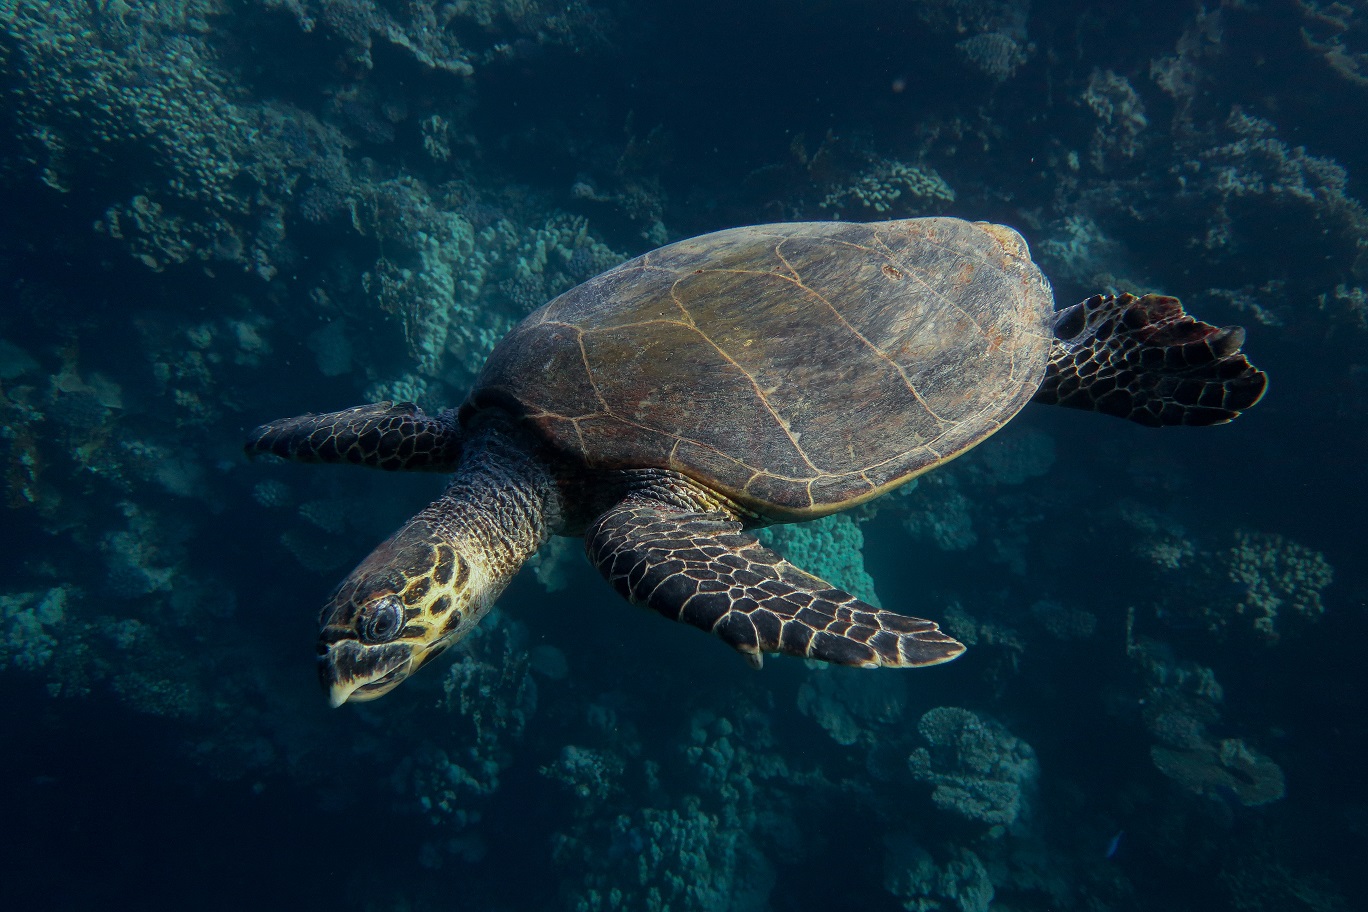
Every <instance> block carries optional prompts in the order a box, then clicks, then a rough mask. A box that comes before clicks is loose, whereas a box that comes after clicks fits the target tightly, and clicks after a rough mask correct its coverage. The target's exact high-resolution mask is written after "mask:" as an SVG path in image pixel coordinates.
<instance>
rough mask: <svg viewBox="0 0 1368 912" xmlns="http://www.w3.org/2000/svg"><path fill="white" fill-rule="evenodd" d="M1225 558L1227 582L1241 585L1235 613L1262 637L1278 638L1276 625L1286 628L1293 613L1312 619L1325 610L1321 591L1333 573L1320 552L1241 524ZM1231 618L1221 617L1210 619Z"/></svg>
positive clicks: (1224, 621) (1278, 628) (1225, 622)
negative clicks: (1253, 530) (1241, 590)
mask: <svg viewBox="0 0 1368 912" xmlns="http://www.w3.org/2000/svg"><path fill="white" fill-rule="evenodd" d="M1224 558H1225V560H1224V563H1225V566H1226V572H1227V573H1228V575H1229V578H1230V581H1231V582H1232V583H1235V584H1236V585H1238V586H1240V587H1241V588H1242V589H1243V590H1244V591H1243V594H1242V595H1241V596H1240V598H1239V600H1238V602H1237V603H1236V605H1235V614H1236V615H1237V616H1238V617H1239V618H1240V622H1241V623H1249V624H1252V625H1253V628H1254V630H1255V631H1256V632H1257V633H1258V634H1260V635H1261V636H1263V637H1266V638H1268V639H1270V640H1273V639H1277V637H1278V636H1279V634H1280V633H1281V629H1280V627H1279V625H1280V624H1282V625H1283V626H1284V627H1285V626H1286V624H1287V622H1288V620H1289V619H1291V618H1292V617H1296V618H1300V619H1301V620H1303V621H1314V620H1316V619H1318V618H1319V617H1320V615H1322V614H1324V613H1325V604H1324V602H1323V601H1322V600H1321V590H1323V589H1324V588H1325V587H1326V586H1328V585H1330V583H1331V582H1332V581H1333V580H1334V578H1335V574H1334V570H1333V568H1331V566H1330V563H1329V562H1328V561H1327V560H1326V559H1325V555H1323V554H1321V553H1320V552H1318V551H1313V550H1311V549H1310V548H1307V547H1306V546H1305V545H1300V544H1298V543H1297V542H1294V541H1291V540H1290V539H1288V538H1285V537H1284V536H1282V535H1278V534H1276V533H1268V532H1250V531H1248V530H1244V529H1241V530H1239V531H1237V532H1236V533H1235V544H1234V546H1233V547H1231V549H1230V550H1229V551H1227V552H1226V553H1225V555H1224ZM1233 622H1234V618H1230V617H1226V616H1221V617H1219V618H1218V619H1216V620H1215V623H1218V624H1228V623H1233Z"/></svg>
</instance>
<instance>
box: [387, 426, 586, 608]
mask: <svg viewBox="0 0 1368 912" xmlns="http://www.w3.org/2000/svg"><path fill="white" fill-rule="evenodd" d="M560 514H561V508H560V497H559V493H558V491H557V488H556V484H555V479H554V478H553V477H552V475H551V472H550V471H549V470H548V469H547V468H546V466H545V465H543V464H542V463H541V461H539V460H538V459H537V458H536V457H535V456H534V455H532V454H531V453H530V452H529V451H528V448H527V447H525V446H523V445H521V444H520V443H519V441H518V440H517V439H516V437H515V436H514V435H513V432H512V429H511V428H510V426H509V425H508V424H507V423H506V422H504V421H500V420H490V421H487V422H485V424H484V426H483V427H481V428H480V429H478V430H477V431H476V432H475V434H474V435H473V436H472V438H471V439H470V440H469V442H468V443H467V444H466V447H465V452H464V453H463V454H462V457H461V464H460V466H459V468H457V470H456V474H455V475H454V476H453V477H452V479H451V483H450V484H448V485H447V489H446V490H445V491H443V492H442V496H441V497H439V498H437V500H435V501H433V502H432V503H431V504H429V505H428V506H427V507H425V508H424V509H423V510H422V512H420V513H419V514H418V515H417V516H415V517H414V519H415V520H423V521H425V522H427V523H428V524H429V525H430V526H431V527H432V528H433V530H434V531H435V532H437V533H438V534H439V535H440V536H441V537H443V538H445V539H447V540H448V541H450V542H451V543H452V544H453V545H454V546H455V547H456V548H457V549H458V550H459V551H460V552H461V553H462V554H463V555H465V557H466V559H467V560H469V561H471V563H472V565H473V566H472V570H473V571H474V570H477V569H480V570H483V571H484V573H485V575H486V587H487V588H486V591H487V598H488V603H487V604H486V605H485V606H483V607H484V608H485V610H488V607H489V605H492V604H493V603H494V599H496V598H498V596H499V593H501V592H502V591H503V590H504V587H505V586H507V585H508V583H509V581H510V580H512V578H513V576H514V575H515V574H516V573H517V572H518V568H520V567H521V566H522V565H523V563H524V562H525V561H526V560H527V559H528V558H529V557H531V556H532V555H533V554H535V553H536V551H537V549H538V548H540V547H541V546H542V543H543V542H545V541H546V539H547V538H549V537H550V535H551V534H552V533H553V532H554V531H555V530H556V528H557V527H558V526H559V524H560ZM481 564H482V565H483V566H482V567H481V566H479V565H481ZM483 613H484V612H483V611H481V612H480V614H483ZM472 626H473V624H472Z"/></svg>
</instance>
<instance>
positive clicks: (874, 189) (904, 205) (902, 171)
mask: <svg viewBox="0 0 1368 912" xmlns="http://www.w3.org/2000/svg"><path fill="white" fill-rule="evenodd" d="M954 201H955V191H954V190H952V189H950V185H949V184H947V183H946V182H945V179H944V178H942V177H941V176H940V175H939V174H937V173H936V170H935V169H934V168H931V167H929V166H926V165H909V164H907V163H905V162H900V161H875V162H873V163H871V164H870V166H869V167H868V168H866V169H865V170H864V171H862V172H861V173H860V175H859V177H858V178H857V179H856V180H855V182H854V183H852V184H850V185H849V186H846V187H842V188H840V189H837V190H834V191H832V192H831V193H829V194H827V196H826V199H824V200H822V202H821V206H822V208H823V209H834V210H836V211H837V212H841V213H843V214H844V213H851V214H861V215H863V216H864V217H866V218H868V217H871V216H872V217H881V218H908V217H910V216H914V215H935V214H937V213H939V212H942V211H944V210H945V208H946V206H947V205H948V204H950V203H953V202H954ZM862 210H863V212H862Z"/></svg>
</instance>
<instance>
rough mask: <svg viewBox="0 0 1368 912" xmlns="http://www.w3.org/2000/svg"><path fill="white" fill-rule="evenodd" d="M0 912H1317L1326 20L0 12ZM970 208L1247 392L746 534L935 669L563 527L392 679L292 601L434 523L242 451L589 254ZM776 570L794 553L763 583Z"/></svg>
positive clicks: (160, 2)
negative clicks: (352, 673) (1, 722)
mask: <svg viewBox="0 0 1368 912" xmlns="http://www.w3.org/2000/svg"><path fill="white" fill-rule="evenodd" d="M0 26H2V27H0V88H3V102H0V186H3V193H4V196H3V201H4V205H3V206H0V288H3V289H4V298H3V304H0V424H2V427H3V429H2V430H0V462H2V463H3V472H4V479H5V485H4V490H5V505H4V506H5V508H4V511H3V514H0V515H2V516H3V520H2V521H0V545H2V546H3V554H4V555H5V557H4V560H3V561H2V562H0V688H3V697H4V705H5V707H6V714H5V718H6V725H5V732H4V737H3V739H0V744H2V745H3V746H0V773H2V774H3V775H0V781H3V782H4V783H5V800H4V807H5V813H4V815H3V819H4V821H5V824H6V826H5V830H6V832H7V834H8V838H7V839H6V840H5V841H4V842H5V846H6V849H5V851H4V852H0V872H3V878H2V879H0V884H3V886H0V904H3V906H4V907H5V908H42V909H89V908H114V909H122V908H129V909H163V908H166V909H170V908H184V907H186V906H187V905H190V906H194V907H197V908H204V909H219V908H225V909H226V908H240V907H242V906H243V905H245V904H251V905H253V906H256V907H259V908H293V909H301V908H302V909H313V908H328V909H358V910H380V909H395V910H398V909H460V910H472V912H496V910H498V912H504V910H537V912H541V910H547V912H551V910H576V912H579V910H585V912H607V910H619V909H620V910H632V912H636V910H643V912H645V910H649V912H655V910H673V912H688V910H700V912H701V910H709V912H716V910H728V912H750V910H765V909H772V910H776V912H802V910H809V909H818V908H821V909H828V910H829V909H847V908H861V909H866V910H897V909H906V910H915V912H929V910H944V912H987V910H993V912H1027V910H1039V912H1045V910H1050V912H1064V910H1088V912H1098V910H1174V909H1184V910H1185V909H1202V910H1214V909H1231V910H1278V912H1298V910H1308V912H1311V910H1314V912H1323V910H1352V909H1361V908H1365V907H1368V890H1365V887H1364V885H1363V882H1362V879H1361V877H1360V876H1359V871H1360V869H1361V866H1362V860H1363V848H1364V845H1365V835H1366V834H1365V828H1368V794H1366V793H1365V785H1364V780H1363V777H1362V775H1361V761H1360V758H1361V756H1362V755H1363V752H1364V750H1365V747H1366V746H1368V743H1366V742H1368V737H1366V733H1365V728H1364V722H1363V719H1364V717H1365V709H1368V707H1366V706H1365V694H1366V693H1368V687H1366V684H1368V682H1365V675H1364V671H1363V667H1364V666H1363V663H1362V659H1361V652H1362V650H1361V647H1360V644H1361V643H1362V642H1363V641H1364V639H1365V635H1366V634H1368V615H1365V604H1366V603H1368V580H1366V579H1365V575H1364V571H1363V569H1362V567H1363V558H1364V554H1365V550H1366V549H1365V547H1364V537H1363V533H1362V531H1361V517H1362V516H1363V515H1365V514H1368V495H1365V493H1364V492H1365V481H1368V477H1365V471H1364V467H1363V459H1362V456H1361V454H1362V453H1363V452H1364V449H1365V444H1368V439H1365V438H1366V437H1368V433H1366V429H1368V422H1365V409H1364V406H1363V402H1364V398H1365V396H1368V360H1366V359H1365V355H1364V352H1365V350H1368V349H1365V346H1366V345H1368V334H1366V333H1368V291H1365V288H1368V211H1365V208H1364V205H1363V203H1362V202H1361V200H1362V199H1363V198H1364V195H1365V190H1364V187H1363V185H1362V180H1363V178H1362V175H1363V174H1364V173H1368V162H1365V161H1364V160H1363V158H1364V152H1363V147H1362V143H1361V133H1362V130H1361V125H1362V124H1363V123H1364V120H1365V113H1368V8H1365V6H1364V5H1363V4H1362V3H1329V2H1315V0H1284V2H1267V3H1260V4H1250V3H1242V2H1237V0H1227V2H1222V3H1216V2H1212V3H1206V4H1192V3H1171V4H1139V3H1118V4H1108V5H1106V6H1105V7H1104V6H1099V5H1096V4H1085V3H1068V2H1044V0H1037V2H1035V3H1031V2H1029V0H906V2H898V3H894V2H889V0H849V2H846V3H830V2H825V0H790V2H788V3H774V2H734V3H717V2H692V3H675V2H660V3H656V4H630V3H626V2H620V0H619V2H592V3H591V2H584V0H571V2H568V3H567V2H559V3H550V2H543V0H518V2H513V0H472V2H460V3H446V4H437V3H431V2H426V0H416V2H409V3H400V2H397V0H237V2H228V0H184V2H179V3H171V2H169V0H149V2H146V3H136V4H135V3H123V2H96V3H90V2H74V0H70V2H69V0H50V2H34V0H11V2H9V3H6V4H2V5H0ZM929 215H953V216H958V217H961V218H968V219H983V220H991V221H995V222H1000V223H1003V224H1007V225H1010V226H1012V227H1014V228H1016V229H1017V230H1018V231H1020V232H1021V234H1022V235H1023V236H1024V237H1025V238H1026V240H1027V241H1028V242H1029V244H1030V246H1031V250H1032V253H1033V255H1034V257H1035V259H1036V261H1037V262H1038V263H1039V264H1040V265H1041V267H1042V268H1043V269H1044V270H1045V272H1046V273H1047V274H1048V275H1049V277H1050V279H1051V281H1052V283H1053V286H1054V290H1055V294H1056V298H1057V300H1058V302H1059V304H1060V306H1064V305H1067V304H1071V303H1073V302H1074V301H1077V300H1080V299H1082V298H1084V297H1086V296H1088V295H1090V294H1093V293H1099V292H1135V293H1142V292H1145V291H1157V292H1162V293H1165V294H1172V295H1176V296H1178V297H1181V298H1182V299H1183V301H1184V303H1185V305H1186V306H1187V307H1188V308H1189V310H1190V311H1191V312H1192V313H1194V314H1195V315H1196V316H1198V317H1199V318H1201V319H1204V320H1206V321H1209V322H1211V323H1214V324H1217V325H1226V324H1240V325H1243V326H1244V327H1246V329H1247V340H1246V342H1245V346H1244V347H1245V351H1246V352H1247V353H1248V354H1249V356H1250V358H1251V359H1252V360H1253V361H1254V363H1256V364H1257V365H1258V366H1259V367H1260V368H1261V369H1263V370H1264V371H1266V372H1267V373H1268V376H1269V378H1270V387H1269V392H1268V394H1267V396H1266V397H1265V399H1264V400H1263V401H1262V402H1260V403H1259V404H1258V405H1257V406H1256V407H1254V408H1253V409H1251V410H1250V411H1249V412H1248V413H1247V414H1246V415H1244V416H1242V417H1240V418H1239V419H1238V420H1236V421H1234V422H1233V423H1231V424H1229V425H1224V426H1220V427H1216V428H1202V429H1199V428H1176V429H1163V430H1153V429H1149V428H1144V427H1139V426H1136V425H1132V424H1129V423H1126V422H1121V421H1117V420H1115V419H1111V418H1106V417H1102V416H1094V415H1088V414H1084V413H1082V412H1075V411H1072V410H1065V409H1053V408H1046V407H1041V406H1035V405H1032V406H1028V407H1027V408H1026V409H1025V410H1024V411H1023V412H1022V413H1021V414H1020V415H1019V416H1018V417H1017V418H1016V419H1014V420H1013V421H1012V422H1011V423H1010V424H1009V425H1008V426H1007V427H1006V428H1005V429H1004V430H1002V431H1001V432H1000V433H998V434H996V435H994V436H993V437H992V438H990V439H989V440H987V441H986V442H985V443H983V444H982V445H981V446H979V447H978V448H976V449H974V450H972V451H971V452H969V453H967V454H965V455H964V456H963V457H961V458H959V459H957V460H955V461H954V462H951V463H949V464H948V465H946V466H943V467H941V468H939V469H937V470H936V471H934V472H932V473H930V474H928V475H925V476H923V477H922V478H920V479H918V481H917V484H916V485H915V486H912V485H909V486H906V487H904V488H902V489H899V490H898V491H897V492H895V493H893V494H890V495H888V496H886V497H884V498H881V499H879V500H877V501H874V502H872V503H871V504H868V505H866V506H862V507H860V508H858V509H855V510H852V511H850V512H848V513H844V514H840V515H839V516H837V517H834V518H831V519H826V520H822V521H821V522H819V523H812V524H807V525H802V526H792V527H780V528H777V529H774V530H771V531H770V532H768V533H766V534H767V535H768V536H769V538H767V540H768V541H771V542H772V543H773V544H774V546H775V547H776V548H778V549H780V550H781V551H783V552H784V553H786V554H788V555H789V556H791V557H793V558H794V560H795V561H798V562H801V563H802V564H803V566H805V567H806V568H807V569H808V570H810V571H812V572H814V573H818V574H820V575H823V576H825V577H826V578H828V579H830V580H831V581H832V582H833V583H836V584H838V585H841V586H844V587H846V588H847V589H849V590H851V591H852V592H854V593H855V594H857V595H859V596H860V597H862V598H865V599H867V600H876V601H877V603H878V604H880V605H881V606H882V607H883V608H885V609H888V610H893V611H900V612H905V613H909V614H914V615H918V616H922V617H929V618H934V619H936V620H937V621H938V622H940V623H941V625H942V626H943V627H944V628H945V629H946V630H947V631H949V632H950V633H952V634H953V635H954V636H956V637H958V638H959V639H960V640H962V641H963V642H964V643H965V644H966V645H967V646H968V650H967V651H966V653H965V654H964V655H963V656H962V657H960V658H959V659H957V660H955V661H954V662H952V663H949V664H947V665H943V666H938V667H933V668H926V669H917V670H911V671H895V670H879V671H865V670H852V669H842V668H828V667H824V666H819V665H816V664H808V663H804V662H803V661H800V660H797V659H793V658H787V657H773V658H769V659H767V660H766V662H765V667H764V669H763V670H762V671H761V672H759V673H757V672H755V671H753V670H752V669H750V668H749V667H747V665H746V663H745V662H744V661H742V660H741V659H740V658H738V657H737V656H736V655H735V654H734V653H733V651H732V650H730V649H728V648H727V647H726V646H725V645H724V644H722V643H719V642H718V641H716V640H715V639H713V638H710V637H707V636H705V635H703V634H700V633H699V632H697V631H695V630H692V629H690V628H688V627H686V626H684V625H680V624H672V623H667V622H666V621H663V620H662V619H660V618H659V617H658V616H656V615H654V614H653V613H651V612H649V611H645V610H643V609H640V608H636V607H632V606H630V605H628V604H626V603H625V602H624V601H623V600H622V599H620V598H619V597H618V596H617V595H616V594H614V593H613V592H612V590H611V589H610V588H609V587H608V586H607V585H606V584H605V583H604V581H603V580H602V579H601V578H600V576H599V575H598V574H597V573H596V572H595V571H594V570H593V568H592V567H590V565H589V564H588V562H587V561H585V560H584V558H583V556H582V547H581V544H580V542H579V541H578V540H557V541H555V542H553V543H552V544H551V545H549V546H548V547H547V548H545V549H544V550H543V552H542V553H541V554H540V555H539V556H538V557H537V558H536V559H535V560H534V562H533V563H532V565H530V566H529V567H527V568H526V569H525V570H524V571H523V573H522V574H521V575H519V576H518V577H517V578H516V579H515V580H514V581H513V583H512V585H511V586H510V587H509V589H508V590H507V591H506V592H505V594H504V595H503V597H502V598H501V599H500V600H499V602H498V605H497V607H496V609H495V610H494V612H493V613H492V614H491V615H490V616H489V617H487V618H486V619H485V621H484V622H483V623H482V624H481V625H480V626H479V628H478V629H477V631H476V632H475V633H474V634H473V635H471V636H470V637H468V638H467V639H466V640H464V641H463V642H462V643H461V644H460V645H458V646H456V647H454V648H453V649H451V650H450V651H449V652H448V654H447V655H444V656H442V657H440V658H439V659H437V660H435V661H434V662H433V663H432V665H431V666H430V667H427V668H424V669H422V670H421V671H419V672H418V673H417V674H416V675H415V676H414V677H413V678H412V679H411V680H409V681H406V682H404V683H403V684H402V685H401V686H400V687H399V688H397V689H396V690H395V691H394V692H393V693H391V694H388V695H387V696H385V697H383V698H382V699H380V700H378V701H376V702H372V703H365V704H360V705H353V704H347V705H345V706H343V707H341V708H339V709H337V710H333V709H330V708H329V707H328V705H327V702H326V700H325V698H324V696H323V694H322V693H321V692H320V690H319V688H318V684H317V681H316V674H315V668H314V666H315V652H314V639H315V636H316V633H317V621H318V612H319V609H320V607H321V606H322V605H323V603H324V601H325V599H326V598H327V597H328V595H329V593H330V592H331V591H332V589H333V587H335V586H336V585H337V583H338V582H339V581H340V580H341V579H342V578H343V577H344V576H345V575H346V574H347V573H348V571H349V570H350V568H351V567H352V566H354V565H355V564H356V563H357V562H358V561H359V560H361V559H362V558H363V557H364V556H365V555H366V554H367V553H368V552H369V551H370V550H371V548H373V547H374V546H375V545H376V544H377V543H378V542H380V541H381V540H383V539H384V538H385V537H386V536H387V535H389V534H390V533H391V532H392V531H393V530H394V529H396V528H398V527H399V526H400V525H401V524H402V523H403V522H404V521H405V520H406V519H407V518H408V517H409V516H410V515H412V514H413V513H414V512H415V511H417V510H418V509H419V508H421V507H422V506H423V505H424V504H426V503H427V502H428V501H429V500H431V499H432V498H434V497H436V496H437V495H438V494H439V493H440V491H441V489H442V483H443V482H442V479H441V478H440V477H438V476H434V475H431V474H421V473H395V474H390V473H380V472H371V471H366V470H362V469H357V468H352V467H341V466H309V465H298V464H286V463H280V462H268V461H263V460H258V461H248V460H247V459H246V458H245V456H244V455H243V453H242V449H241V448H242V442H243V439H244V437H245V435H246V434H247V433H248V432H249V431H250V430H251V429H252V428H253V427H255V426H256V425H258V424H260V423H261V422H263V421H267V420H270V419H274V418H279V417H283V416H289V415H296V414H301V413H304V412H308V411H327V410H332V409H340V408H344V407H347V406H351V405H355V404H358V403H362V402H369V401H378V400H382V399H398V400H407V401H415V402H417V403H419V404H420V405H422V406H423V407H424V408H425V409H428V410H429V411H432V412H435V411H437V410H439V409H441V408H443V407H446V406H450V405H456V404H458V403H459V402H460V401H461V400H462V399H463V397H464V396H465V394H466V392H467V390H468V388H469V386H470V383H471V381H472V379H473V377H474V376H475V373H476V371H477V370H478V369H479V367H480V365H481V364H482V363H483V360H484V358H485V356H486V355H487V354H488V352H489V351H490V350H491V349H492V348H493V346H494V344H495V343H496V342H497V341H498V339H499V338H501V337H502V336H503V335H504V334H505V333H506V332H507V331H508V330H509V329H511V328H512V327H513V326H514V325H516V323H517V322H518V321H519V320H520V319H521V318H522V317H523V316H524V315H525V314H527V313H528V312H530V311H531V310H532V309H534V308H535V307H538V306H540V305H541V304H542V303H544V302H545V301H546V300H548V299H550V298H551V297H553V296H554V295H556V294H559V293H561V292H563V291H565V290H566V289H568V288H570V287H572V286H574V285H575V284H577V283H579V282H582V281H585V280H587V279H589V278H591V277H592V276H594V275H595V274H597V273H599V272H601V271H603V270H606V269H608V268H611V267H612V266H614V265H616V264H617V263H619V262H622V261H623V260H626V259H627V258H629V257H632V256H636V255H638V254H640V253H642V252H645V251H647V250H650V249H652V248H655V247H658V246H660V245H662V244H665V243H668V242H671V241H674V240H678V239H681V238H685V237H689V236H692V235H697V234H701V233H704V232H708V231H713V230H718V229H722V228H727V227H732V226H736V225H745V224H758V223H766V222H776V221H793V220H817V221H821V220H833V219H841V220H846V221H874V220H882V219H894V218H910V217H917V216H929ZM800 555H801V558H800Z"/></svg>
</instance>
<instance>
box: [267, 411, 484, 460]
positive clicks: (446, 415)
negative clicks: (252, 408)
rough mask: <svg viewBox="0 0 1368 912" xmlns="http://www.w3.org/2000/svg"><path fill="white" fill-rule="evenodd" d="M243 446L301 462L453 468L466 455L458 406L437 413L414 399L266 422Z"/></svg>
mask: <svg viewBox="0 0 1368 912" xmlns="http://www.w3.org/2000/svg"><path fill="white" fill-rule="evenodd" d="M243 449H245V450H246V451H247V453H248V455H251V456H256V455H260V454H263V453H273V454H275V455H276V456H280V457H282V458H284V459H293V460H295V461H296V462H345V463H350V464H352V465H364V466H371V467H373V468H379V469H388V470H391V471H394V470H398V469H421V470H426V471H432V472H451V471H454V470H455V468H456V464H457V463H458V462H459V461H460V459H461V429H460V427H459V426H458V425H457V423H456V411H455V409H447V410H446V411H444V412H440V413H438V415H437V416H436V417H435V418H434V417H432V416H429V415H427V414H424V412H423V410H422V409H420V408H419V407H418V406H416V405H414V404H413V403H412V402H390V401H388V400H386V401H385V402H375V403H372V404H370V405H358V406H357V407H356V408H349V409H343V410H342V411H340V412H329V413H327V414H326V415H314V414H309V415H300V416H299V417H298V418H285V419H282V420H280V421H273V422H271V423H270V424H263V425H262V426H261V427H259V428H257V429H256V430H255V431H253V432H252V433H251V434H250V435H249V436H248V437H247V442H246V444H244V446H243Z"/></svg>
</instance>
